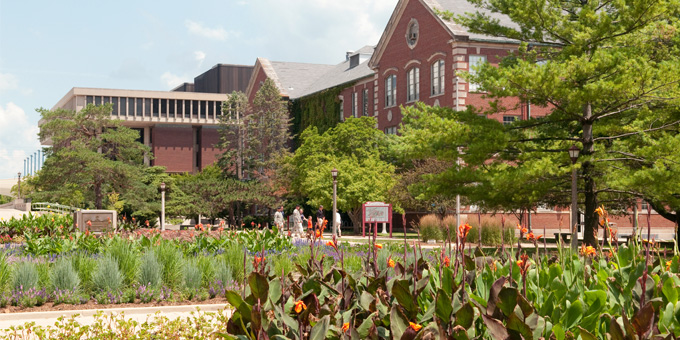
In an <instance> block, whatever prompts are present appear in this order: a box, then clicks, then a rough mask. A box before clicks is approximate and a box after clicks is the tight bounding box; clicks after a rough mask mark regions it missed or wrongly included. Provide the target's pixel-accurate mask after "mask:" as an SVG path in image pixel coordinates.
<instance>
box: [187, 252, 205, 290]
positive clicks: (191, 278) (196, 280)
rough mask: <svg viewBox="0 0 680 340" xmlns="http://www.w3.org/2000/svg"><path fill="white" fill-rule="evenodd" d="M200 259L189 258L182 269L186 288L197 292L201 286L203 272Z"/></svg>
mask: <svg viewBox="0 0 680 340" xmlns="http://www.w3.org/2000/svg"><path fill="white" fill-rule="evenodd" d="M197 262H198V261H196V260H195V259H188V260H187V264H186V266H184V270H183V271H182V274H183V275H182V279H183V283H184V288H185V289H186V290H188V291H190V292H195V291H197V290H198V289H199V288H201V283H202V280H203V279H202V276H203V275H202V273H201V269H200V268H199V267H198V263H197Z"/></svg>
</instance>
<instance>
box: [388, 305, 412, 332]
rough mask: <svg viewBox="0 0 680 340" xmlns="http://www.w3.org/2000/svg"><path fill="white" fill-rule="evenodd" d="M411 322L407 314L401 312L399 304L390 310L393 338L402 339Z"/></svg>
mask: <svg viewBox="0 0 680 340" xmlns="http://www.w3.org/2000/svg"><path fill="white" fill-rule="evenodd" d="M408 326H409V323H408V319H407V318H406V316H405V315H404V314H403V313H402V312H401V310H400V308H399V307H397V305H396V304H395V305H392V310H391V311H390V332H391V335H392V338H393V339H401V336H402V335H403V334H404V332H405V331H406V328H408Z"/></svg>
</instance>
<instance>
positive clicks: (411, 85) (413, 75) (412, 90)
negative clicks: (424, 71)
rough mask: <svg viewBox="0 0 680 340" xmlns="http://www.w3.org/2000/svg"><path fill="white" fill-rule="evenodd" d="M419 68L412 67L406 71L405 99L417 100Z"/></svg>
mask: <svg viewBox="0 0 680 340" xmlns="http://www.w3.org/2000/svg"><path fill="white" fill-rule="evenodd" d="M419 88H420V69H419V68H417V67H414V68H412V69H411V70H409V71H408V73H406V101H407V102H413V101H416V100H418V99H419V98H418V97H419V94H420V89H419Z"/></svg>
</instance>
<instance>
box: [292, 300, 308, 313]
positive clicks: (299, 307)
mask: <svg viewBox="0 0 680 340" xmlns="http://www.w3.org/2000/svg"><path fill="white" fill-rule="evenodd" d="M293 308H295V313H298V314H300V313H302V311H303V310H305V309H307V305H305V303H304V302H302V301H297V302H295V306H293Z"/></svg>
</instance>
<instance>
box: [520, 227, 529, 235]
mask: <svg viewBox="0 0 680 340" xmlns="http://www.w3.org/2000/svg"><path fill="white" fill-rule="evenodd" d="M520 231H521V232H522V234H526V233H527V231H529V229H527V228H522V229H520Z"/></svg>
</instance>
